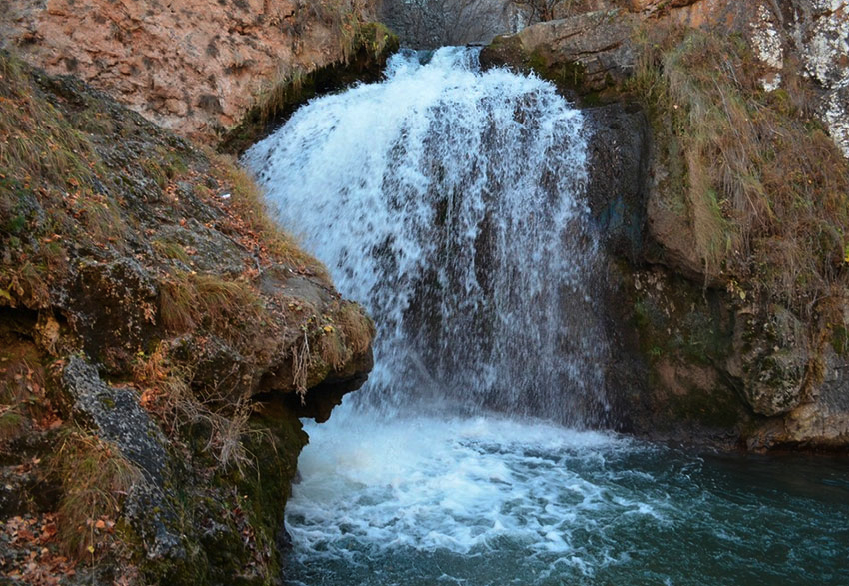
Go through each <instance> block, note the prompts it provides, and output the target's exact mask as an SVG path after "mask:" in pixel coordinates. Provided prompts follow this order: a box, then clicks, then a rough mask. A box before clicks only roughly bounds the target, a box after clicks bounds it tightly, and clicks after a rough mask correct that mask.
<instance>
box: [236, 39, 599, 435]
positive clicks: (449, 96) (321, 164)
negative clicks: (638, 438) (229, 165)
mask: <svg viewBox="0 0 849 586" xmlns="http://www.w3.org/2000/svg"><path fill="white" fill-rule="evenodd" d="M586 150H587V131H586V129H585V127H584V124H583V117H582V114H581V112H580V111H578V110H575V109H573V108H571V107H570V105H569V104H568V103H567V102H566V101H565V100H564V99H563V98H562V97H560V96H558V95H557V93H556V91H555V89H554V88H553V87H552V86H551V85H550V84H548V83H546V82H544V81H542V80H540V79H538V78H535V77H527V76H520V75H516V74H513V73H511V72H508V71H506V70H500V69H496V70H490V71H486V72H482V71H481V70H480V67H479V64H478V61H477V51H476V50H475V49H466V48H456V47H455V48H443V49H440V50H438V51H436V52H435V53H432V54H430V53H428V54H424V53H415V52H412V51H407V52H402V53H400V54H398V55H396V56H395V57H393V58H392V60H391V61H390V63H389V65H388V68H387V71H386V79H385V81H383V82H382V83H378V84H371V85H360V86H357V87H355V88H353V89H351V90H349V91H346V92H345V93H342V94H338V95H332V96H327V97H323V98H320V99H317V100H314V101H313V102H311V103H310V104H309V105H307V106H305V107H303V108H301V109H300V110H298V111H297V112H296V113H295V115H294V116H293V117H292V118H291V119H290V120H289V121H288V122H287V123H286V124H285V125H284V126H283V127H282V128H280V129H279V130H277V131H276V132H275V133H273V134H272V135H271V136H269V137H268V138H266V139H265V140H263V141H261V142H260V143H258V144H256V145H255V146H254V147H252V148H251V149H250V150H249V151H248V152H247V153H246V154H245V157H244V161H245V163H246V164H247V166H248V167H250V168H251V169H252V170H253V171H254V172H255V174H256V175H257V177H258V179H259V181H260V183H261V184H262V185H263V186H264V188H265V190H266V192H267V195H268V198H269V200H270V201H271V203H272V205H273V206H274V207H276V211H277V213H278V214H279V220H280V222H281V223H282V224H283V226H284V227H286V228H287V229H288V230H289V231H291V232H292V233H293V234H295V236H296V237H299V238H300V239H301V241H302V244H303V245H304V246H305V247H306V248H307V249H308V250H309V251H311V252H312V253H314V254H315V255H316V256H317V257H318V258H320V259H321V260H323V261H324V262H325V263H326V264H327V265H328V268H329V269H330V271H331V274H332V276H333V279H334V281H335V283H336V286H337V288H338V289H339V290H340V292H342V293H343V294H344V295H345V296H347V297H349V298H352V299H355V300H357V301H359V302H361V303H362V304H364V305H365V306H366V308H367V309H368V311H369V312H370V313H371V315H372V316H373V317H374V319H375V321H376V324H377V329H378V337H377V340H376V343H375V369H374V371H373V373H372V375H371V377H370V379H369V381H368V383H367V385H366V386H365V387H364V389H363V390H362V391H360V392H358V393H356V394H355V399H354V400H355V401H356V402H357V403H358V404H359V405H360V406H367V407H368V408H370V409H375V408H379V409H382V410H384V411H387V412H392V411H393V410H399V409H401V408H402V407H403V410H410V409H413V408H414V409H416V410H420V411H421V410H439V409H450V410H451V411H452V412H453V413H458V412H462V413H467V414H475V413H478V412H481V411H483V410H499V411H504V412H508V413H512V414H519V415H533V416H542V417H545V418H549V419H553V420H555V421H557V422H559V423H565V424H568V425H572V426H582V425H598V424H599V423H602V422H603V419H604V416H605V412H606V403H605V400H604V397H603V392H602V389H603V369H602V364H603V361H604V356H605V351H606V350H605V348H606V347H605V343H604V337H603V334H602V328H601V326H600V317H599V313H600V312H599V311H598V308H597V306H596V302H595V300H594V298H593V289H594V286H593V277H594V273H597V272H598V270H597V268H596V267H597V266H598V264H599V257H600V252H599V250H598V245H597V242H596V239H595V236H594V234H593V231H592V227H591V224H590V222H589V221H588V217H589V216H588V210H587V207H586V205H585V203H584V202H583V201H582V199H581V194H582V191H583V189H584V186H585V184H586V182H587V170H586ZM413 402H416V403H417V406H416V407H411V403H413Z"/></svg>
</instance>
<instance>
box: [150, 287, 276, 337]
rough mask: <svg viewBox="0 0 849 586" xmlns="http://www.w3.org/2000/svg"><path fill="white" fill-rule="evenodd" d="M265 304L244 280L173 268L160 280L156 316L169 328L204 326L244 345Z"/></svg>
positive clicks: (180, 331) (179, 330)
mask: <svg viewBox="0 0 849 586" xmlns="http://www.w3.org/2000/svg"><path fill="white" fill-rule="evenodd" d="M264 312H265V308H264V304H263V302H262V300H261V299H260V297H259V295H258V293H257V291H256V290H255V289H254V287H253V286H252V285H251V284H250V283H248V282H247V281H245V280H241V279H239V280H226V279H223V278H222V277H220V276H218V275H215V274H211V273H194V272H191V273H189V272H184V271H175V272H174V273H171V274H170V275H168V276H167V277H166V278H165V279H164V280H163V283H162V287H161V288H160V296H159V318H160V320H161V323H162V324H163V325H164V326H165V328H166V329H168V330H169V331H171V332H173V333H176V334H181V333H184V332H187V331H189V330H191V329H194V328H197V327H204V328H207V329H209V330H210V331H212V332H215V333H216V334H218V335H220V336H221V337H222V338H224V339H225V340H229V341H232V342H235V343H237V345H244V344H246V343H247V342H248V340H249V337H250V336H251V332H250V330H251V329H252V328H253V327H255V326H256V325H257V324H258V323H261V321H262V320H263V316H264Z"/></svg>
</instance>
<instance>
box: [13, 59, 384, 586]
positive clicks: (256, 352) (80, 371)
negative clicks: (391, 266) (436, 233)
mask: <svg viewBox="0 0 849 586" xmlns="http://www.w3.org/2000/svg"><path fill="white" fill-rule="evenodd" d="M0 78H2V79H0V242H1V243H2V244H0V253H2V257H0V340H2V341H1V342H0V345H2V350H0V475H2V482H0V519H2V529H0V552H2V556H0V557H2V559H3V562H4V563H3V565H2V566H0V574H2V576H3V578H4V579H8V580H11V581H12V583H44V584H47V583H55V582H53V581H52V580H54V579H58V578H64V579H65V580H66V582H67V583H74V582H80V583H83V582H84V583H113V581H117V582H118V583H163V584H214V583H227V584H232V583H240V584H254V583H255V584H260V583H263V584H264V583H271V582H274V581H276V580H277V579H278V577H279V572H280V567H279V550H280V547H282V546H283V545H285V542H286V539H285V530H284V529H283V527H282V515H283V509H284V505H285V500H286V498H287V495H288V494H289V486H290V482H291V479H292V477H293V476H294V474H295V466H296V462H297V457H298V454H299V451H300V449H301V447H302V446H303V445H304V443H305V442H306V436H305V434H304V433H303V432H302V430H301V426H300V423H299V421H298V417H303V416H309V417H315V418H317V419H319V420H322V419H325V418H326V417H327V416H328V415H329V410H330V409H331V408H332V407H333V405H334V404H336V403H338V401H339V400H340V398H341V396H342V394H344V393H345V392H348V391H350V390H353V389H355V388H357V387H358V386H359V385H361V384H362V382H363V381H364V379H365V377H366V376H367V373H368V371H369V370H370V368H371V363H372V357H371V340H372V338H373V335H374V327H373V324H372V322H371V320H370V319H369V318H368V317H367V316H366V315H365V314H364V312H363V311H362V309H361V308H360V307H359V306H358V305H356V304H355V303H352V302H349V301H346V300H344V299H341V298H340V296H339V295H338V293H336V291H335V290H334V289H333V286H332V283H331V282H330V281H329V279H328V277H327V273H326V271H325V269H324V267H323V266H321V264H320V263H319V262H317V261H316V260H315V259H313V258H311V257H310V256H308V255H306V254H305V253H303V252H302V251H301V250H300V249H299V248H298V247H297V245H296V244H295V243H294V242H293V241H292V240H291V239H290V238H289V237H288V236H287V235H286V234H284V233H283V232H281V231H280V229H279V228H277V227H276V225H275V224H274V223H273V222H272V221H271V220H270V219H269V217H268V215H267V213H266V210H265V209H264V206H263V204H262V200H261V198H260V194H259V193H258V191H257V189H256V187H255V186H254V184H253V183H252V181H251V180H250V179H249V178H248V177H247V176H245V175H244V173H243V172H241V171H240V170H239V169H238V168H237V167H236V166H235V164H234V162H233V161H232V159H229V158H227V157H223V156H220V155H217V154H215V153H213V152H211V151H207V150H203V149H199V148H197V147H195V146H193V145H192V144H190V143H189V142H186V141H185V140H184V139H182V138H179V137H177V136H175V135H174V134H172V133H170V132H168V131H165V130H162V129H160V128H158V127H156V126H154V125H153V124H151V123H149V122H148V121H146V120H145V119H144V118H142V117H141V116H139V115H138V114H136V113H134V112H131V111H129V110H127V109H126V108H124V107H123V106H119V105H118V104H116V103H115V102H114V101H112V100H111V99H110V98H108V97H106V96H105V95H104V94H102V93H99V92H97V91H95V90H93V89H91V88H89V87H88V86H86V85H84V84H83V83H81V82H79V81H76V80H74V79H71V78H67V77H52V76H49V75H46V74H44V73H41V72H39V71H36V70H32V69H30V68H29V67H28V66H26V65H25V64H23V63H22V62H20V61H18V60H16V59H14V58H12V57H10V56H9V55H8V54H5V53H0ZM63 583H65V582H63Z"/></svg>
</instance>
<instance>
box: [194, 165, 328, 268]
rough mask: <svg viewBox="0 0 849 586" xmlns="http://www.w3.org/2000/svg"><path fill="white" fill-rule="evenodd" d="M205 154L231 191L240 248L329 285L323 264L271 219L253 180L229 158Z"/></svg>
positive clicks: (229, 208)
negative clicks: (240, 241)
mask: <svg viewBox="0 0 849 586" xmlns="http://www.w3.org/2000/svg"><path fill="white" fill-rule="evenodd" d="M208 154H209V156H210V158H211V159H212V161H213V164H214V169H213V171H214V173H215V174H216V175H217V176H219V177H220V178H221V180H222V182H223V183H225V185H228V186H229V187H230V190H231V199H230V200H229V203H228V204H227V205H228V210H229V211H230V212H231V216H232V217H231V219H232V220H233V222H234V226H233V231H234V232H235V234H236V235H238V236H240V237H241V240H242V245H243V246H244V247H245V248H246V249H248V250H251V251H252V252H253V253H254V255H255V256H256V257H257V258H258V259H259V260H264V261H266V262H269V261H273V262H278V263H282V264H285V265H288V266H290V267H292V268H293V269H294V270H296V271H298V272H303V273H308V274H311V275H314V276H316V277H318V278H320V279H321V280H322V281H324V282H325V283H327V284H331V280H330V275H329V273H328V272H327V268H326V267H325V266H324V264H322V263H321V261H319V260H318V259H316V258H315V257H314V256H312V255H310V254H308V253H306V252H305V251H304V250H303V249H302V248H301V247H300V245H299V244H298V242H297V241H296V240H295V239H294V238H293V237H292V236H291V235H289V234H288V233H287V232H286V231H285V230H283V228H282V227H281V226H280V225H279V224H278V223H277V222H276V221H275V220H274V219H273V213H272V212H271V211H270V210H269V208H268V205H267V203H266V200H265V196H264V195H263V193H262V191H261V190H260V188H259V187H258V186H257V184H256V182H255V181H254V180H253V178H252V177H251V176H250V175H248V173H247V172H246V171H245V170H244V169H242V168H241V167H239V166H238V164H237V163H236V161H235V160H234V159H233V158H232V157H230V156H228V155H219V154H214V153H212V152H211V151H210V152H209V153H208Z"/></svg>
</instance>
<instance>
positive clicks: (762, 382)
mask: <svg viewBox="0 0 849 586" xmlns="http://www.w3.org/2000/svg"><path fill="white" fill-rule="evenodd" d="M846 9H847V7H846V2H843V1H832V2H828V1H820V0H810V1H803V0H797V1H793V2H788V3H781V4H777V3H770V2H752V3H740V2H725V1H721V0H690V1H686V0H685V1H673V2H667V1H664V2H659V1H651V0H647V1H642V0H634V1H631V2H617V1H595V0H588V1H585V2H573V3H572V2H570V3H562V4H561V11H560V12H559V13H558V14H557V15H558V16H561V17H562V18H561V19H559V20H555V21H552V22H545V23H540V24H536V25H533V26H530V27H528V28H526V29H524V30H522V31H520V32H518V33H516V34H513V35H505V36H502V37H498V38H496V39H495V40H494V41H493V43H492V44H491V45H490V46H488V47H486V48H485V49H484V50H483V53H482V55H481V62H482V63H483V64H484V65H485V66H505V65H506V66H509V67H513V68H517V69H520V70H525V71H527V70H533V71H535V72H537V73H538V74H539V75H541V76H543V77H545V78H547V79H549V80H551V81H553V82H554V83H555V84H557V85H558V87H559V88H560V89H561V90H562V91H563V92H564V93H565V94H566V95H567V96H568V97H571V98H572V99H575V100H577V102H578V103H579V104H580V105H583V106H584V107H585V108H587V109H586V110H585V111H586V113H587V115H588V117H589V119H590V121H591V124H590V126H591V128H592V131H591V132H592V133H593V137H594V138H593V140H592V141H591V146H590V149H591V150H590V161H591V164H590V168H591V169H592V172H591V177H590V183H589V185H588V197H589V203H590V206H591V208H592V210H593V214H594V216H595V218H596V221H597V224H598V229H599V232H600V233H601V234H603V237H604V239H605V241H606V244H607V250H608V252H609V253H610V255H611V256H610V262H609V266H608V271H607V290H606V291H603V292H600V293H601V294H602V295H603V297H604V298H605V304H606V306H607V308H608V311H609V313H610V315H609V317H608V320H607V322H606V323H607V329H608V337H609V340H610V343H611V345H612V352H611V353H612V355H613V358H612V361H611V364H610V365H609V368H608V372H607V380H608V386H609V389H610V395H611V400H612V404H613V407H614V410H615V412H616V417H617V418H618V420H619V421H620V423H621V425H622V427H623V429H630V430H632V431H634V432H637V433H641V434H648V435H651V436H654V437H664V438H675V439H678V440H681V439H684V440H692V441H699V442H703V441H710V442H716V443H719V444H722V445H726V446H734V445H743V446H745V447H748V448H750V449H763V448H769V447H772V446H776V445H784V446H787V445H795V446H799V445H801V446H814V447H828V448H832V447H838V446H845V445H846V443H847V442H849V434H847V430H849V403H847V400H848V399H847V397H849V384H847V381H846V377H845V376H844V371H843V367H844V365H845V364H846V362H845V361H846V358H845V355H846V345H845V344H844V339H845V337H846V336H845V328H844V327H843V326H842V325H841V324H843V323H845V320H846V315H845V307H847V301H846V296H845V292H844V293H841V292H840V291H839V290H836V289H834V288H832V289H831V290H830V291H828V292H824V293H823V295H824V299H826V300H825V301H822V300H821V301H819V305H817V304H816V302H807V306H806V307H800V306H798V305H796V306H793V307H791V306H790V305H789V304H788V302H787V301H786V299H785V300H776V299H772V298H770V293H769V292H768V291H764V290H763V288H762V287H763V286H762V285H760V284H754V283H752V282H747V281H746V279H755V278H756V277H755V276H753V275H754V274H755V273H756V271H754V272H753V271H752V270H751V269H750V268H749V269H744V270H743V271H742V272H740V273H739V274H738V273H736V272H735V271H736V270H738V269H736V268H735V265H734V264H733V263H740V262H741V261H740V259H733V258H732V260H727V261H724V262H723V263H722V264H720V263H713V264H711V263H710V262H708V261H706V259H705V257H704V255H703V252H700V247H699V243H698V242H697V237H698V234H697V232H696V230H697V229H696V228H694V222H695V221H696V219H695V218H694V216H693V212H692V211H691V210H688V205H690V204H689V203H688V200H687V199H686V197H687V196H686V195H684V196H682V195H680V192H682V191H683V190H684V189H685V186H686V184H687V183H686V182H687V181H688V180H689V179H688V172H689V171H688V169H689V167H688V165H689V164H690V163H689V162H688V161H687V159H686V157H687V156H689V155H688V153H687V151H686V149H687V148H688V147H689V145H690V144H691V143H690V142H688V141H687V140H686V139H685V140H681V139H680V137H679V138H674V137H675V136H676V132H677V131H676V124H677V125H680V124H686V123H687V119H686V118H681V117H676V116H678V114H676V113H675V112H674V111H671V109H673V108H679V107H680V108H684V106H683V105H681V106H678V105H677V104H676V103H675V102H674V101H672V100H670V101H668V102H665V101H663V100H664V99H665V98H662V99H661V100H659V101H657V102H654V103H651V104H649V105H648V106H647V108H648V110H647V111H646V112H645V114H644V113H643V111H642V109H641V106H640V104H643V105H645V104H646V103H647V100H646V99H645V96H644V95H641V94H640V93H639V92H640V91H643V90H644V89H645V88H643V87H641V86H640V85H639V82H634V81H633V80H634V77H633V73H634V72H635V68H637V67H638V66H639V62H638V57H639V58H642V59H645V58H646V55H645V53H642V57H640V55H641V52H644V51H645V45H640V43H641V42H643V41H641V40H640V37H641V36H642V37H646V36H648V37H649V38H650V39H651V40H650V41H649V43H650V44H651V43H654V44H655V45H654V46H655V47H656V48H657V47H661V46H663V44H664V43H665V42H667V41H666V40H665V39H667V38H673V39H675V38H679V39H680V38H684V37H685V36H686V35H687V33H686V32H682V31H687V30H688V29H691V30H692V29H695V30H697V31H701V33H700V34H702V35H703V36H702V38H709V37H710V35H713V34H716V35H718V36H720V37H722V38H727V37H728V35H729V33H732V35H734V38H739V39H742V40H743V41H745V44H746V47H747V49H746V50H747V51H748V52H749V53H747V54H746V55H748V56H750V57H745V58H750V59H752V60H753V64H752V65H751V66H749V69H747V71H748V73H747V75H751V76H753V78H752V82H753V83H754V85H756V87H755V88H754V89H753V90H752V91H753V92H761V91H762V92H763V93H762V94H761V95H762V96H770V95H772V96H774V97H772V98H763V99H764V100H766V101H767V102H769V103H770V105H768V106H767V107H780V106H778V104H780V103H781V102H780V101H781V100H788V99H789V98H788V95H789V93H792V92H794V91H796V89H797V88H798V87H799V85H800V84H804V87H805V92H806V93H805V94H804V95H805V100H806V101H805V102H804V103H802V102H796V103H794V105H793V106H788V107H786V108H785V110H783V111H785V112H792V111H799V110H792V108H797V109H801V111H802V112H806V113H807V114H805V115H803V118H805V116H807V117H810V116H811V115H815V116H818V117H819V118H820V120H821V121H822V124H823V127H824V128H826V129H827V131H828V133H829V134H830V137H831V139H832V140H833V141H834V143H835V144H836V145H837V147H838V148H839V149H841V150H842V151H843V154H844V155H847V154H849V153H847V150H846V143H845V137H844V134H845V129H844V128H843V126H845V124H846V120H847V119H849V117H847V115H846V106H847V103H846V101H845V95H844V94H845V87H846V81H845V77H846V75H847V72H849V51H847V48H849V46H847V41H849V35H847V33H846V23H847V22H849V20H847V18H846V17H845V15H846ZM664 35H667V36H666V37H664ZM672 35H681V36H680V37H672ZM676 42H678V41H673V42H672V44H671V45H669V47H670V49H668V50H676V49H675V47H676V45H675V43H676ZM678 48H679V49H680V45H679V46H678ZM661 50H662V49H661ZM665 57H666V55H665V54H662V53H661V54H660V57H657V56H655V57H653V58H655V59H658V61H657V63H658V64H659V65H658V66H659V67H663V63H664V61H663V59H664V58H665ZM728 66H729V67H733V65H731V62H730V61H729V65H728ZM685 67H686V66H685ZM738 71H739V70H738ZM738 75H739V73H738ZM739 81H740V82H741V84H743V85H745V84H747V83H750V82H749V80H739ZM787 84H794V85H792V87H789V88H788V87H786V85H787ZM747 91H748V90H747ZM796 95H799V94H798V93H797V94H796ZM770 100H771V102H770ZM599 102H601V103H605V104H608V105H606V106H604V107H602V108H597V107H594V106H596V105H597V104H598V103H599ZM678 103H680V104H683V102H678ZM762 107H763V106H762ZM663 108H668V109H670V111H664V110H663ZM779 123H780V122H779ZM835 157H836V160H837V161H839V160H840V157H839V155H835ZM830 160H832V161H833V160H835V159H830ZM829 169H830V171H829V172H832V173H837V174H841V173H842V174H844V175H845V174H846V172H847V171H846V166H845V165H843V166H842V167H841V165H840V164H839V163H838V164H835V166H834V167H830V168H829ZM834 179H839V178H837V177H835V178H834ZM809 184H810V181H809ZM838 184H842V183H840V181H838ZM673 192H676V193H678V194H677V195H672V196H671V195H670V193H673ZM723 205H726V206H727V205H728V202H726V203H725V204H723ZM718 213H719V214H722V213H725V212H722V211H721V210H720V211H719V212H718ZM732 217H733V215H732V216H729V215H726V218H727V219H728V218H732ZM840 217H841V216H840V215H839V213H838V214H837V215H835V216H832V217H828V216H824V217H823V218H824V220H825V221H826V222H829V221H830V222H838V223H839V222H841V221H842V220H840V219H839V218H840ZM846 228H847V227H845V226H844V227H843V231H844V232H845V229H846ZM835 229H836V230H838V232H839V231H840V230H841V226H839V225H838V226H837V227H836V228H835ZM841 250H842V249H841ZM809 254H817V253H816V252H812V253H809ZM828 255H831V256H828ZM826 256H828V258H829V259H830V260H827V261H824V262H826V264H828V266H830V267H832V268H826V269H825V270H826V272H828V274H830V275H834V274H835V273H833V272H832V271H837V273H836V274H837V275H841V274H843V272H844V271H845V267H844V266H843V264H844V263H843V258H842V257H843V255H842V253H841V254H838V253H834V254H831V253H830V252H829V253H827V255H826ZM837 256H840V259H838V258H837ZM814 262H819V261H814ZM743 264H745V263H743ZM737 266H739V265H737ZM771 266H772V267H773V268H772V269H770V270H779V271H780V270H790V269H789V268H788V269H785V268H782V267H781V265H780V263H778V264H774V265H771ZM747 271H749V272H747ZM829 278H834V279H836V280H835V282H836V283H842V282H843V281H842V280H839V279H841V278H842V277H839V278H838V277H837V276H832V277H829ZM835 287H837V288H838V289H839V285H835ZM812 308H815V309H814V310H813V311H811V309H812ZM840 308H843V309H840ZM841 312H842V313H841ZM841 315H842V316H843V317H840V316H841ZM826 316H827V317H826Z"/></svg>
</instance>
